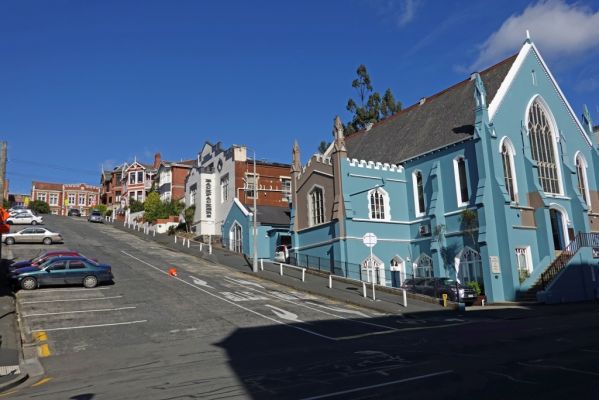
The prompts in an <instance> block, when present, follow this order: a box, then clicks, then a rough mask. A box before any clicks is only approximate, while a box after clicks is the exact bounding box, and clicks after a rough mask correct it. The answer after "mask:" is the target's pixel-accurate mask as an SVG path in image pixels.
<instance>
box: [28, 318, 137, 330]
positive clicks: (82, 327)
mask: <svg viewBox="0 0 599 400" xmlns="http://www.w3.org/2000/svg"><path fill="white" fill-rule="evenodd" d="M144 322H148V320H147V319H142V320H140V321H128V322H115V323H112V324H99V325H82V326H67V327H63V328H49V329H46V328H44V329H34V330H32V331H31V332H53V331H68V330H71V329H86V328H102V327H105V326H118V325H132V324H142V323H144Z"/></svg>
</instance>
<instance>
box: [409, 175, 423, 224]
mask: <svg viewBox="0 0 599 400" xmlns="http://www.w3.org/2000/svg"><path fill="white" fill-rule="evenodd" d="M417 173H420V176H421V177H422V196H423V197H424V175H423V174H422V171H420V170H416V171H414V172H412V190H413V192H414V211H415V213H416V218H418V217H424V215H425V214H426V199H424V210H421V209H420V202H419V201H418V200H419V199H418V180H417V179H416V174H417Z"/></svg>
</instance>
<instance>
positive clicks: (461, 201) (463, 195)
mask: <svg viewBox="0 0 599 400" xmlns="http://www.w3.org/2000/svg"><path fill="white" fill-rule="evenodd" d="M453 172H454V175H455V188H456V193H457V196H458V207H461V206H465V205H467V204H468V199H469V197H470V194H469V193H468V177H467V176H466V159H465V158H464V157H458V158H456V159H454V160H453Z"/></svg>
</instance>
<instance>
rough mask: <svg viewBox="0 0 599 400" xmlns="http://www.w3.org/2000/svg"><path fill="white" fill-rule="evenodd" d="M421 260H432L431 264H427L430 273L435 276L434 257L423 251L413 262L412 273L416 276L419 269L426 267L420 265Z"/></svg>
mask: <svg viewBox="0 0 599 400" xmlns="http://www.w3.org/2000/svg"><path fill="white" fill-rule="evenodd" d="M421 260H428V261H429V262H430V266H427V269H428V268H430V275H431V276H435V269H434V266H433V259H432V257H431V256H429V255H428V254H426V253H421V254H420V255H419V256H418V258H417V259H416V260H414V262H413V263H412V275H413V276H414V277H415V278H416V273H417V272H418V270H420V269H423V268H424V267H419V265H420V262H421Z"/></svg>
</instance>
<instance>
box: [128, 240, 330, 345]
mask: <svg viewBox="0 0 599 400" xmlns="http://www.w3.org/2000/svg"><path fill="white" fill-rule="evenodd" d="M121 253H123V254H125V255H126V256H129V257H131V258H133V259H134V260H137V261H139V262H140V263H143V264H145V265H147V266H148V267H150V268H153V269H155V270H156V271H158V272H160V273H162V274H164V275H167V276H168V275H169V274H168V272H167V271H163V270H161V269H160V268H158V267H156V266H154V265H152V264H150V263H148V262H146V261H144V260H142V259H139V258H137V257H135V256H134V255H131V254H129V253H127V252H126V251H123V250H121ZM171 279H176V280H178V281H179V282H182V283H184V284H186V285H188V286H191V287H193V288H195V289H197V290H199V291H201V292H204V293H206V294H207V295H209V296H212V297H215V298H217V299H219V300H222V301H224V302H225V303H229V304H231V305H233V306H235V307H238V308H241V309H242V310H245V311H247V312H249V313H252V314H254V315H258V316H260V317H262V318H264V319H267V320H269V321H272V322H274V323H276V324H281V325H286V326H288V327H290V328H293V329H297V330H300V331H302V332H305V333H309V334H311V335H315V336H318V337H321V338H323V339H327V340H333V341H335V340H337V339H335V338H333V337H330V336H326V335H322V334H320V333H317V332H313V331H311V330H309V329H305V328H302V327H300V326H297V325H291V324H288V323H286V322H283V321H279V320H277V319H274V318H271V317H269V316H267V315H264V314H261V313H259V312H257V311H255V310H252V309H250V308H247V307H244V306H242V305H240V304H237V303H235V302H232V301H230V300H228V299H226V298H224V297H221V296H219V295H216V294H214V293H211V292H209V291H208V290H204V289H202V288H201V287H199V286H197V285H194V284H193V283H190V282H187V281H186V280H183V279H181V278H179V277H177V276H171Z"/></svg>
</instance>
